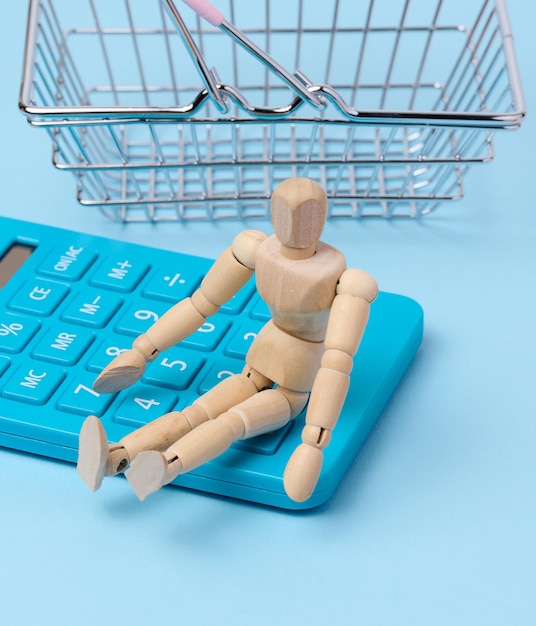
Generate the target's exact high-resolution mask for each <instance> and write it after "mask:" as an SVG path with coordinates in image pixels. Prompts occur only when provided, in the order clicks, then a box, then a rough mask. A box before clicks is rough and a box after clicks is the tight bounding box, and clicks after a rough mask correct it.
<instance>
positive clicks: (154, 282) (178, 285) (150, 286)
mask: <svg viewBox="0 0 536 626" xmlns="http://www.w3.org/2000/svg"><path fill="white" fill-rule="evenodd" d="M203 276H204V272H203V271H201V270H200V269H199V268H198V267H197V266H190V265H189V264H181V266H180V267H175V266H174V267H172V268H169V269H168V268H165V269H162V270H160V269H159V270H158V272H157V273H156V274H155V275H154V276H152V277H151V278H150V279H149V281H148V283H147V285H146V286H145V288H144V290H143V295H144V296H148V297H149V298H159V299H161V300H167V301H169V302H178V301H179V300H182V299H183V298H186V297H188V296H190V295H192V293H193V292H194V290H195V289H196V288H197V286H198V285H199V283H200V282H201V280H202V279H203Z"/></svg>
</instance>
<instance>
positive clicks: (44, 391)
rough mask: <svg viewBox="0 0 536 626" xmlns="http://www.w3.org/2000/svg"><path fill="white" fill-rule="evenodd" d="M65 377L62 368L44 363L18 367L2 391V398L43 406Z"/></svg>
mask: <svg viewBox="0 0 536 626" xmlns="http://www.w3.org/2000/svg"><path fill="white" fill-rule="evenodd" d="M64 377H65V371H64V370H63V368H60V367H55V366H54V365H47V364H44V363H28V364H27V365H23V366H21V367H19V368H18V369H17V370H16V371H15V372H14V374H13V375H12V376H11V378H10V379H9V380H8V381H7V383H6V384H5V385H4V387H3V389H2V396H3V397H4V398H8V399H9V400H16V401H17V402H24V403H26V404H36V405H39V404H45V403H47V402H48V401H49V400H50V397H51V396H52V394H53V393H54V392H55V391H56V389H57V388H58V387H59V385H60V383H61V381H62V380H63V379H64Z"/></svg>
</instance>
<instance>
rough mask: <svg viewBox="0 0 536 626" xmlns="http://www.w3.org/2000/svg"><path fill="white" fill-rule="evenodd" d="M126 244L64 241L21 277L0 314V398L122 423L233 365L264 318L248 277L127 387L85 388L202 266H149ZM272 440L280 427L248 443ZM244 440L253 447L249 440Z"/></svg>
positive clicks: (239, 365) (137, 421)
mask: <svg viewBox="0 0 536 626" xmlns="http://www.w3.org/2000/svg"><path fill="white" fill-rule="evenodd" d="M126 248H127V249H128V246H127V247H126ZM136 252H137V250H136V249H134V250H133V253H132V254H128V253H127V254H125V253H124V251H121V252H117V253H113V254H109V253H107V252H106V251H105V252H103V253H99V252H98V251H97V250H95V249H93V248H91V247H88V246H85V245H82V244H80V243H78V242H72V243H71V242H68V243H67V245H66V246H64V247H61V248H56V249H54V251H53V252H51V253H49V254H48V255H46V256H45V257H44V259H43V260H42V261H41V262H40V263H38V264H37V265H36V267H35V268H34V270H33V271H34V275H33V276H30V277H28V276H26V277H25V279H24V280H23V281H22V282H21V285H20V286H17V289H15V290H14V294H13V296H12V297H11V298H10V299H9V301H8V302H7V309H8V310H7V311H4V312H3V313H2V316H1V317H0V353H4V354H5V356H0V373H1V374H2V384H1V395H2V397H3V398H4V399H9V400H12V401H16V402H19V403H23V404H27V405H35V406H38V405H45V404H46V403H49V402H50V403H54V408H55V409H57V410H58V411H60V412H62V413H66V414H71V415H73V416H74V415H77V416H87V415H90V414H93V415H97V416H98V417H101V418H107V419H109V420H111V421H112V422H113V423H115V424H119V425H121V426H124V427H126V428H128V429H129V430H130V429H132V428H137V427H139V426H142V425H143V424H146V423H147V422H149V421H151V420H153V419H155V418H157V417H159V416H160V415H163V414H164V413H167V412H169V411H172V410H177V409H179V408H182V407H184V406H186V405H188V404H190V403H191V402H192V401H193V400H194V399H195V398H196V397H197V396H198V395H199V394H201V393H204V392H206V391H208V390H209V389H211V388H212V387H213V386H214V385H216V384H217V383H218V382H220V381H221V380H222V379H223V378H225V377H227V376H230V375H232V374H236V373H239V372H240V371H241V370H242V369H243V366H244V357H245V354H246V352H247V349H248V348H249V346H250V345H251V341H252V340H253V337H254V336H255V334H256V333H257V332H258V330H259V329H260V328H261V326H262V324H263V323H264V321H265V320H266V319H267V318H268V312H267V309H266V308H264V309H263V305H262V304H261V303H260V301H259V298H258V296H257V295H256V291H255V283H254V281H253V280H251V281H250V282H248V284H247V285H246V286H245V287H244V288H243V289H242V290H241V291H240V292H239V293H238V294H237V295H236V296H235V297H234V298H232V299H231V300H230V301H229V303H227V304H225V305H224V306H223V307H222V308H221V310H220V312H219V313H217V314H215V315H213V316H211V317H210V318H208V319H207V321H206V322H205V323H204V324H203V325H202V326H201V327H200V328H199V329H198V330H197V331H195V332H194V333H192V335H191V336H190V337H187V338H186V339H184V340H183V341H182V342H181V343H180V344H179V345H177V346H174V347H172V348H171V349H169V350H167V351H166V352H164V353H162V354H161V355H159V356H158V358H157V359H156V360H155V361H154V362H152V363H150V364H148V366H147V369H146V371H145V373H144V375H143V377H142V379H141V380H140V381H139V382H138V383H137V384H136V385H135V386H133V387H132V388H130V389H127V390H124V391H122V392H120V393H119V394H99V393H97V392H95V391H94V390H93V388H92V384H93V382H94V380H95V378H96V376H97V375H98V374H99V372H101V371H102V370H103V369H104V368H105V367H106V366H107V365H108V363H110V361H111V360H112V359H113V358H114V357H116V356H117V355H118V354H120V353H121V352H123V351H124V350H127V349H129V348H130V347H131V345H132V341H133V339H134V338H135V337H137V336H138V335H140V334H141V333H144V332H146V331H147V329H148V328H149V327H150V326H151V325H152V324H153V323H154V322H155V321H157V320H158V319H159V318H160V316H162V315H163V314H164V313H165V312H166V311H167V310H168V309H169V307H170V306H172V305H173V304H174V303H175V302H178V301H179V300H180V299H182V298H184V297H187V296H189V295H191V294H192V293H193V291H194V290H195V289H196V288H197V287H199V285H200V283H201V281H202V279H203V276H204V273H205V272H206V270H207V269H208V267H209V266H210V263H209V262H208V261H207V262H205V261H203V262H201V263H200V260H199V259H194V258H193V257H192V258H190V257H181V262H182V265H181V266H178V265H177V264H176V263H175V265H173V266H171V264H170V266H169V267H160V266H157V265H156V264H155V266H154V267H153V266H151V264H150V259H147V258H146V256H144V257H142V256H140V255H139V254H138V255H137V254H136ZM175 257H178V255H174V261H176V258H175ZM192 259H193V260H192ZM179 265H180V264H179ZM12 280H13V281H16V280H17V277H15V278H13V279H12ZM20 353H24V358H23V359H22V365H17V364H16V362H15V361H13V363H11V361H10V355H17V354H20ZM126 432H127V431H125V434H126ZM280 440H281V433H279V434H274V435H273V437H271V436H268V437H266V436H264V437H263V438H260V439H259V450H257V452H260V453H262V454H267V453H270V454H272V453H273V451H275V450H276V449H277V446H278V443H277V442H278V441H280ZM242 446H243V444H242ZM247 446H248V449H250V450H253V451H255V441H253V442H249V443H248V444H247ZM267 450H269V452H267Z"/></svg>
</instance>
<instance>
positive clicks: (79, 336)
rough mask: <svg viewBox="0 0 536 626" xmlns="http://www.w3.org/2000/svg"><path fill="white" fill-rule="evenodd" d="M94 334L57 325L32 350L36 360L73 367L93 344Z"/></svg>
mask: <svg viewBox="0 0 536 626" xmlns="http://www.w3.org/2000/svg"><path fill="white" fill-rule="evenodd" d="M93 339H94V334H93V333H92V332H91V331H90V330H87V329H85V328H80V327H79V326H70V325H68V324H58V325H57V326H56V327H55V328H52V329H51V330H49V331H48V332H47V333H46V334H45V335H44V336H43V338H42V339H41V340H40V341H39V343H38V344H37V346H36V348H34V350H33V353H32V355H33V356H34V357H35V358H36V359H42V360H44V361H50V362H51V363H57V364H58V365H75V363H78V361H79V360H80V358H81V357H82V355H83V354H85V352H86V350H87V349H88V348H89V346H90V345H91V344H92V343H93Z"/></svg>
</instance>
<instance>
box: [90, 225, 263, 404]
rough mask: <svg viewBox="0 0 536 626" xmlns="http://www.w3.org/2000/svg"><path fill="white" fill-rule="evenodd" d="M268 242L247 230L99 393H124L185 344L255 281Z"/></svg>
mask: <svg viewBox="0 0 536 626" xmlns="http://www.w3.org/2000/svg"><path fill="white" fill-rule="evenodd" d="M265 239H266V235H265V234H264V233H261V232H260V231H254V230H247V231H244V232H242V233H240V234H238V235H237V236H236V237H235V240H234V241H233V244H232V246H231V247H230V248H227V249H226V250H225V251H224V252H223V253H222V254H221V255H220V256H219V257H218V258H217V259H216V261H215V262H214V264H213V265H212V267H211V268H210V270H209V271H208V272H207V274H206V276H205V278H204V279H203V281H202V282H201V285H200V286H199V289H197V291H195V292H194V293H193V294H192V296H191V297H189V298H185V299H184V300H181V301H180V302H178V303H177V304H175V305H174V306H172V307H171V308H170V309H169V310H168V311H166V312H165V313H164V315H162V317H160V319H158V320H157V321H156V322H155V323H154V324H153V325H152V326H151V327H150V328H149V329H148V330H147V332H146V333H144V334H143V335H140V336H139V337H138V338H137V339H136V340H135V341H134V343H133V344H132V349H131V350H127V351H126V352H123V353H122V354H120V355H119V356H117V357H116V358H115V359H114V360H113V361H112V362H111V363H110V364H109V365H108V366H107V367H106V368H105V369H104V370H103V371H102V372H101V374H100V375H99V377H98V378H97V379H96V380H95V382H94V384H93V389H94V390H95V391H97V392H98V393H112V392H116V391H120V390H121V389H124V388H125V387H128V386H130V385H132V384H133V383H135V382H136V381H137V380H138V379H139V378H140V377H141V376H142V374H143V372H144V370H145V366H146V364H147V363H149V362H151V361H154V359H156V357H157V356H158V354H159V353H160V352H162V351H163V350H167V349H168V348H170V347H171V346H173V345H175V344H176V343H178V342H180V341H182V340H183V339H185V338H186V337H188V336H189V335H191V334H192V333H193V332H195V331H196V330H197V329H198V328H199V327H200V326H202V325H203V324H204V323H205V320H206V318H207V317H208V316H209V315H213V314H214V313H216V312H217V311H218V309H219V308H220V306H221V305H222V304H224V303H225V302H227V301H228V300H230V299H231V298H232V297H233V296H234V295H235V293H236V292H237V291H238V290H239V289H240V288H241V287H243V286H244V285H245V284H246V282H247V281H248V280H249V279H250V278H251V276H252V275H253V272H254V270H255V256H256V252H257V248H258V247H259V245H260V244H261V243H262V242H263V241H264V240H265Z"/></svg>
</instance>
